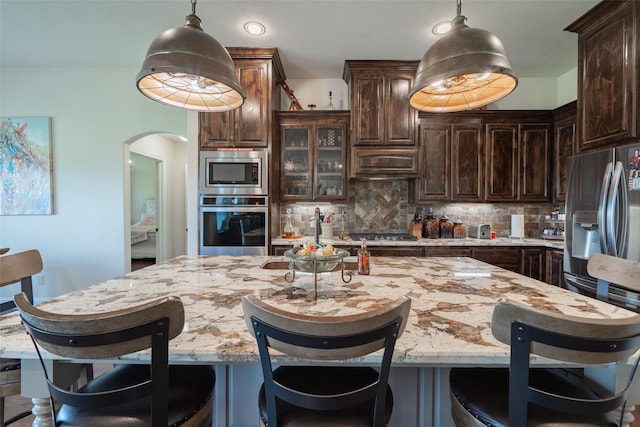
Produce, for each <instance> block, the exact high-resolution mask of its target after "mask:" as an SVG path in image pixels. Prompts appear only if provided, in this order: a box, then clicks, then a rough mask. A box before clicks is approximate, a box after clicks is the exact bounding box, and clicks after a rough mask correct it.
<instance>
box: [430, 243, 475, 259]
mask: <svg viewBox="0 0 640 427" xmlns="http://www.w3.org/2000/svg"><path fill="white" fill-rule="evenodd" d="M425 255H426V256H441V257H458V256H466V257H470V256H471V248H469V247H456V246H453V247H452V246H447V247H445V248H442V247H435V248H434V247H426V248H425Z"/></svg>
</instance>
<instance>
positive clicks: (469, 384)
mask: <svg viewBox="0 0 640 427" xmlns="http://www.w3.org/2000/svg"><path fill="white" fill-rule="evenodd" d="M529 375H530V376H529V385H530V386H531V387H534V388H537V389H539V390H552V391H553V393H554V394H561V395H564V396H571V397H574V398H579V399H597V398H600V397H601V396H599V395H597V394H596V393H594V392H593V390H591V389H589V388H588V387H586V386H585V385H584V383H582V382H581V381H579V380H578V379H577V378H575V377H573V376H572V375H573V374H572V373H571V372H570V371H565V370H562V369H532V370H530V371H529ZM449 387H450V393H451V401H452V405H453V404H456V403H457V404H458V405H461V406H462V407H463V408H464V410H466V411H468V412H469V413H470V414H471V415H472V416H473V417H474V418H476V419H477V420H478V421H479V422H481V423H482V424H479V425H487V426H493V427H507V426H508V425H509V370H508V369H502V368H470V369H465V368H456V369H452V370H451V373H450V375H449ZM454 399H455V400H454ZM550 420H553V422H552V423H550ZM454 421H455V420H454ZM456 425H464V424H456ZM560 425H564V426H566V425H570V426H572V427H615V426H617V425H618V424H617V422H616V420H615V417H614V416H613V415H612V414H610V413H606V414H568V413H562V412H559V411H554V410H552V409H549V408H545V407H542V406H538V405H535V404H530V405H529V411H528V418H527V426H528V427H551V426H560Z"/></svg>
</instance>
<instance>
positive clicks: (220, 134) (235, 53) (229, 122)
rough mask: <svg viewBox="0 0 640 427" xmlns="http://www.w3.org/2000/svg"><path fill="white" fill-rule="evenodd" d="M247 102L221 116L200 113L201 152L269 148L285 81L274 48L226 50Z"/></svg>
mask: <svg viewBox="0 0 640 427" xmlns="http://www.w3.org/2000/svg"><path fill="white" fill-rule="evenodd" d="M227 50H228V51H229V54H230V55H231V57H232V58H233V62H234V63H235V65H236V73H237V74H238V79H239V80H240V86H241V87H242V89H243V90H244V92H245V96H246V99H245V101H244V104H243V105H242V107H240V108H238V109H236V110H233V111H228V112H224V113H199V115H198V118H199V141H200V149H201V150H210V149H215V148H221V147H225V148H227V147H252V148H253V147H265V148H266V147H270V146H271V139H272V133H273V131H272V122H273V111H277V110H278V109H280V93H281V90H280V82H281V81H282V80H284V79H285V75H284V70H283V68H282V63H281V62H280V56H279V54H278V50H277V49H275V48H233V47H230V48H227Z"/></svg>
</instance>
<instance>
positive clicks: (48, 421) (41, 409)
mask: <svg viewBox="0 0 640 427" xmlns="http://www.w3.org/2000/svg"><path fill="white" fill-rule="evenodd" d="M31 403H33V411H32V412H33V415H34V416H35V419H34V420H33V424H32V427H55V422H54V420H53V417H52V415H51V402H50V401H49V398H48V397H34V398H32V399H31Z"/></svg>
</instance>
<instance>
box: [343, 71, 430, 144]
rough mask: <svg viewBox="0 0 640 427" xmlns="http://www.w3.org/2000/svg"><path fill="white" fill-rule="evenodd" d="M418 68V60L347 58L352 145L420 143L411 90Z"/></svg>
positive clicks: (346, 80) (345, 77)
mask: <svg viewBox="0 0 640 427" xmlns="http://www.w3.org/2000/svg"><path fill="white" fill-rule="evenodd" d="M417 68H418V61H345V66H344V73H343V78H344V81H345V82H347V84H348V85H349V102H350V108H351V142H352V145H378V146H379V145H383V146H412V145H416V124H417V120H418V112H417V110H415V109H414V108H412V107H411V105H410V104H409V91H410V90H411V87H412V86H413V80H414V78H415V75H416V70H417Z"/></svg>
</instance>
